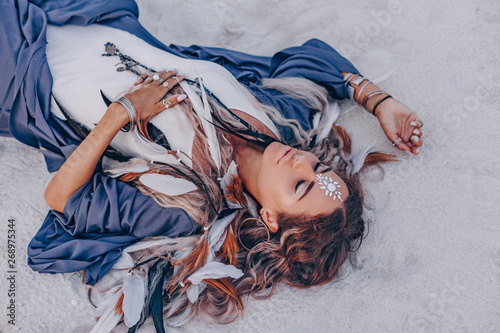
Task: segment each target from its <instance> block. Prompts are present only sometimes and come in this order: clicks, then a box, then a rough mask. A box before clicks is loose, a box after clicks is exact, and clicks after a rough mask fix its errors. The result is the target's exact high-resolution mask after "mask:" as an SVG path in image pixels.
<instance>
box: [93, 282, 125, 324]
mask: <svg viewBox="0 0 500 333" xmlns="http://www.w3.org/2000/svg"><path fill="white" fill-rule="evenodd" d="M122 295H123V292H122V289H121V288H119V290H117V291H115V294H114V295H113V297H112V298H111V300H110V302H109V305H108V307H107V308H106V310H105V311H104V313H103V314H102V316H101V317H100V318H99V320H98V321H97V323H96V324H95V326H94V328H92V331H90V333H109V332H111V330H112V329H113V328H115V326H116V325H117V324H118V322H119V321H120V320H121V319H122V317H123V313H122V311H120V310H118V309H115V307H116V305H117V303H118V301H119V300H120V297H122Z"/></svg>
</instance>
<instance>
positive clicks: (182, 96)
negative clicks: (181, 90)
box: [177, 94, 188, 102]
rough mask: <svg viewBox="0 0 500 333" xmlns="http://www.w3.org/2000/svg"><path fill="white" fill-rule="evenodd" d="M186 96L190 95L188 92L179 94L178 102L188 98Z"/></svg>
mask: <svg viewBox="0 0 500 333" xmlns="http://www.w3.org/2000/svg"><path fill="white" fill-rule="evenodd" d="M186 97H188V96H187V95H186V94H182V95H179V96H177V102H182V101H183V100H185V99H186Z"/></svg>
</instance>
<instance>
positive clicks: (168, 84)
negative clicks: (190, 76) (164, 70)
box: [163, 75, 184, 90]
mask: <svg viewBox="0 0 500 333" xmlns="http://www.w3.org/2000/svg"><path fill="white" fill-rule="evenodd" d="M182 80H184V75H176V76H172V77H171V78H169V79H168V80H166V81H165V82H163V86H164V87H165V88H167V89H168V90H170V89H172V88H173V87H174V86H175V85H177V84H178V83H179V82H181V81H182Z"/></svg>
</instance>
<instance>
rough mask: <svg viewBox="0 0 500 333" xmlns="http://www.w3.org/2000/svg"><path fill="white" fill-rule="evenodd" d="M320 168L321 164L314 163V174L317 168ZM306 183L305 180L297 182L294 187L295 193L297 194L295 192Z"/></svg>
mask: <svg viewBox="0 0 500 333" xmlns="http://www.w3.org/2000/svg"><path fill="white" fill-rule="evenodd" d="M320 166H321V163H320V162H319V163H316V165H315V166H314V172H317V171H318V169H319V167H320ZM305 182H306V181H305V180H299V181H298V182H297V184H296V185H295V193H297V190H298V188H299V186H300V185H302V184H304V183H305Z"/></svg>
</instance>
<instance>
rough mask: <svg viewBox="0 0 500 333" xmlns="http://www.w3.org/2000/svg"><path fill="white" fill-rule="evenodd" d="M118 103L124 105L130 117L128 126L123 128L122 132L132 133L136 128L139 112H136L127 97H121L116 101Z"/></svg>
mask: <svg viewBox="0 0 500 333" xmlns="http://www.w3.org/2000/svg"><path fill="white" fill-rule="evenodd" d="M116 102H117V103H120V104H121V105H123V107H124V108H125V110H127V113H128V117H129V123H128V124H126V125H125V126H123V128H122V131H123V132H130V131H131V130H132V129H133V128H134V124H135V116H136V115H137V112H136V111H135V107H134V105H133V104H132V102H131V101H130V100H129V99H128V98H127V97H120V98H118V99H117V100H116Z"/></svg>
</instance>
